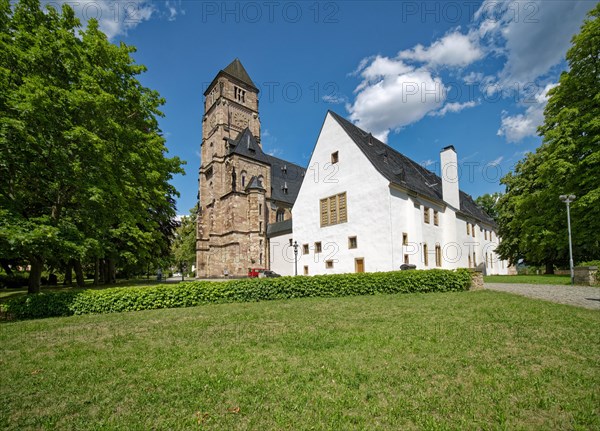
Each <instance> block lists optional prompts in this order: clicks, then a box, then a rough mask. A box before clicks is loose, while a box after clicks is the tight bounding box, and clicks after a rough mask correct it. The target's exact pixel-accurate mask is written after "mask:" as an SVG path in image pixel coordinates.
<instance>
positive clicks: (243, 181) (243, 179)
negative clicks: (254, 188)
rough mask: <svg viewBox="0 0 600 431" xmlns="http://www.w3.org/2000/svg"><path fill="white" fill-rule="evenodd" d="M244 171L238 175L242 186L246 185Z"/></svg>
mask: <svg viewBox="0 0 600 431" xmlns="http://www.w3.org/2000/svg"><path fill="white" fill-rule="evenodd" d="M246 175H247V174H246V171H242V174H241V175H240V176H241V178H242V188H244V187H246Z"/></svg>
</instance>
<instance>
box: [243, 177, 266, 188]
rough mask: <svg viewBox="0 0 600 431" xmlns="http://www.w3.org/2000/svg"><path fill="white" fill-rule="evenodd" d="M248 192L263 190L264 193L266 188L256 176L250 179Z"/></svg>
mask: <svg viewBox="0 0 600 431" xmlns="http://www.w3.org/2000/svg"><path fill="white" fill-rule="evenodd" d="M246 190H262V191H264V190H265V188H264V187H263V185H262V182H261V181H260V180H259V179H258V178H257V177H256V176H254V177H252V178H251V179H250V182H249V183H248V186H247V187H246Z"/></svg>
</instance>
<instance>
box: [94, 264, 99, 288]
mask: <svg viewBox="0 0 600 431" xmlns="http://www.w3.org/2000/svg"><path fill="white" fill-rule="evenodd" d="M99 282H100V259H98V258H96V260H95V262H94V286H98V283H99Z"/></svg>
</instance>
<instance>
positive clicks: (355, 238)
mask: <svg viewBox="0 0 600 431" xmlns="http://www.w3.org/2000/svg"><path fill="white" fill-rule="evenodd" d="M353 241H354V244H353ZM355 248H358V237H357V236H356V235H353V236H349V237H348V249H350V250H352V249H355Z"/></svg>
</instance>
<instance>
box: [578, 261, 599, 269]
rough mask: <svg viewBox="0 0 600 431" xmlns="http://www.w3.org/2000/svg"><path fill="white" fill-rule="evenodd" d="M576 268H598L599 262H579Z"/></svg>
mask: <svg viewBox="0 0 600 431" xmlns="http://www.w3.org/2000/svg"><path fill="white" fill-rule="evenodd" d="M577 266H597V267H598V268H600V260H588V261H587V262H581V263H579V264H578V265H577Z"/></svg>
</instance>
